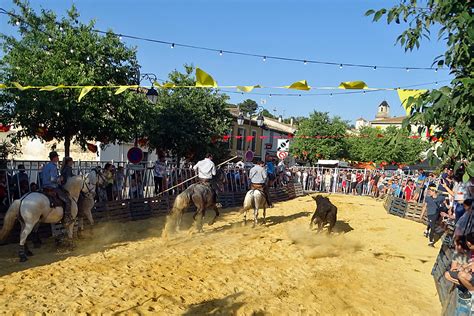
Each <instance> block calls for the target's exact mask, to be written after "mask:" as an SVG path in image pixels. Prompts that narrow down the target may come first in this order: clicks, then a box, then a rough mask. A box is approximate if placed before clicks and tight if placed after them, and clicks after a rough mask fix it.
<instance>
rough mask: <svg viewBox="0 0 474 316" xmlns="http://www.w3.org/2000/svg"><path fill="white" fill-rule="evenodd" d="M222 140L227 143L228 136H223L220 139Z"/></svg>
mask: <svg viewBox="0 0 474 316" xmlns="http://www.w3.org/2000/svg"><path fill="white" fill-rule="evenodd" d="M222 139H223V140H224V141H225V142H227V141H229V139H230V135H224V136H223V137H222Z"/></svg>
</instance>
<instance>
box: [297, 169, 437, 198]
mask: <svg viewBox="0 0 474 316" xmlns="http://www.w3.org/2000/svg"><path fill="white" fill-rule="evenodd" d="M377 173H378V174H379V177H376V175H377ZM291 175H292V177H293V178H294V179H295V181H297V182H298V183H301V184H302V186H303V189H304V190H305V191H309V192H327V193H345V194H354V195H356V194H357V195H373V196H377V197H378V196H381V197H384V196H386V195H392V196H395V197H399V198H403V197H404V190H405V188H406V186H407V182H408V180H409V179H411V180H413V181H414V182H415V187H414V188H413V196H415V197H416V198H415V200H414V201H415V202H423V201H424V196H425V194H424V192H425V191H426V190H425V189H426V186H427V184H428V182H427V181H428V179H426V180H423V181H421V182H418V181H417V178H418V174H416V173H415V172H414V171H408V172H402V173H399V172H397V171H395V170H383V171H380V170H368V169H354V168H325V167H296V168H292V170H291ZM429 181H433V180H431V179H430V180H429Z"/></svg>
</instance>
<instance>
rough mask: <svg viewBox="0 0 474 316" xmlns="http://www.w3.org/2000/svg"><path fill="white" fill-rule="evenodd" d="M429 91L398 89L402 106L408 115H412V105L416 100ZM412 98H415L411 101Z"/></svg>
mask: <svg viewBox="0 0 474 316" xmlns="http://www.w3.org/2000/svg"><path fill="white" fill-rule="evenodd" d="M427 91H428V90H426V89H420V90H408V89H397V93H398V97H399V98H400V102H402V106H403V108H404V109H405V111H406V113H407V115H410V113H411V108H412V104H413V102H414V101H415V99H416V98H418V97H419V96H420V95H422V94H423V93H425V92H427ZM410 98H413V99H412V100H409V99H410Z"/></svg>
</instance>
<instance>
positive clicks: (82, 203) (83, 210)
mask: <svg viewBox="0 0 474 316" xmlns="http://www.w3.org/2000/svg"><path fill="white" fill-rule="evenodd" d="M99 181H100V172H99V171H97V169H95V168H93V169H92V170H91V172H89V173H88V174H86V175H85V181H84V187H83V188H82V190H81V194H80V196H79V201H78V204H77V207H78V214H77V220H78V224H79V231H78V236H79V237H81V233H82V232H83V231H84V217H86V218H87V220H88V221H89V224H90V225H91V226H94V218H93V217H92V208H93V207H94V204H95V195H96V188H97V186H98V185H99Z"/></svg>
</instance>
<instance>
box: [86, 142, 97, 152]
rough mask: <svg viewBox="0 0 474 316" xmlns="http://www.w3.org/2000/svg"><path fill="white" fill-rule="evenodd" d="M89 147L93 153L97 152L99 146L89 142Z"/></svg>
mask: <svg viewBox="0 0 474 316" xmlns="http://www.w3.org/2000/svg"><path fill="white" fill-rule="evenodd" d="M87 149H88V150H89V151H91V152H93V153H96V152H97V146H96V145H94V144H91V143H87Z"/></svg>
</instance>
